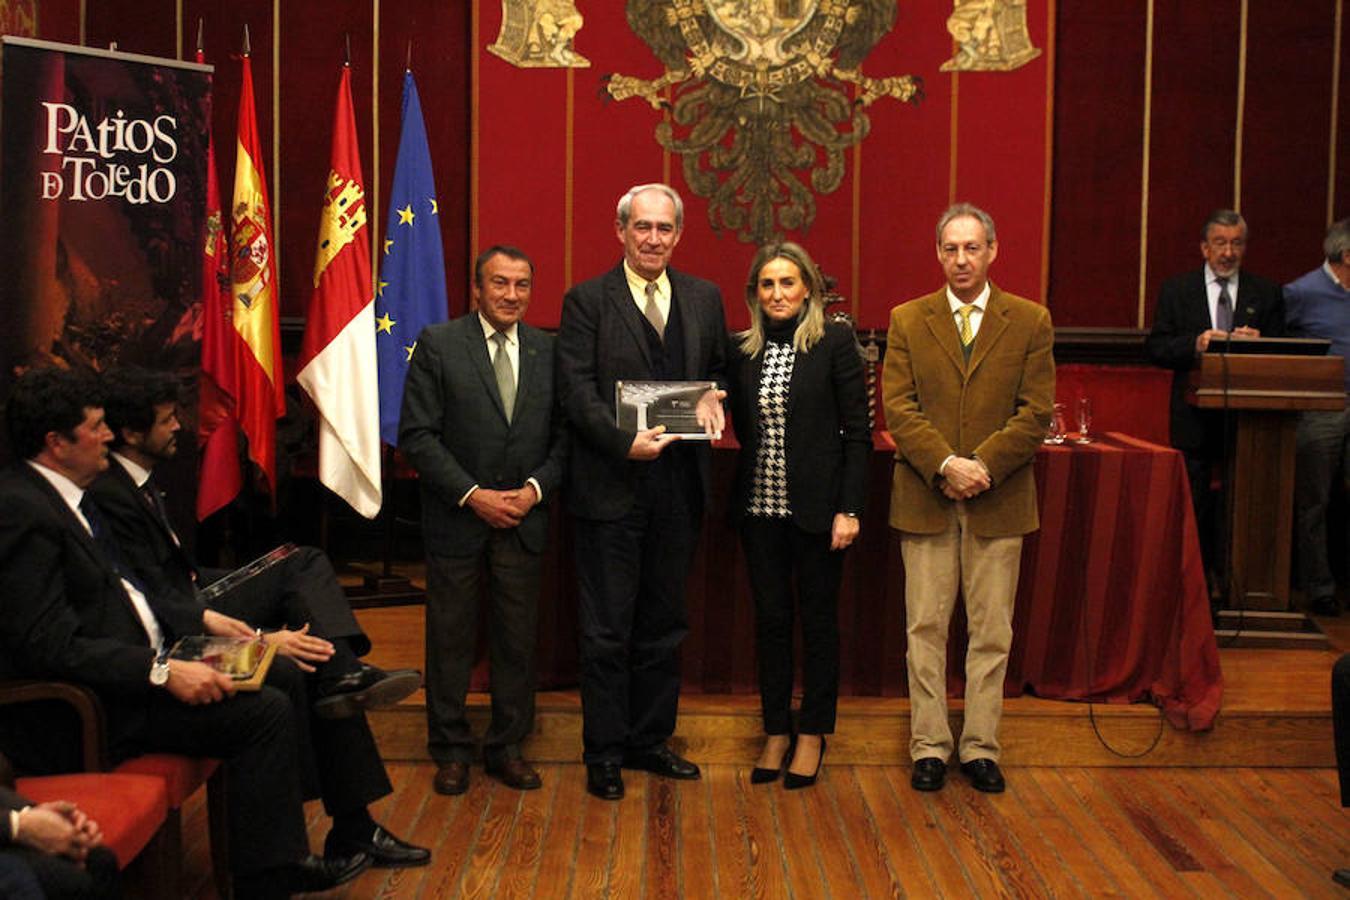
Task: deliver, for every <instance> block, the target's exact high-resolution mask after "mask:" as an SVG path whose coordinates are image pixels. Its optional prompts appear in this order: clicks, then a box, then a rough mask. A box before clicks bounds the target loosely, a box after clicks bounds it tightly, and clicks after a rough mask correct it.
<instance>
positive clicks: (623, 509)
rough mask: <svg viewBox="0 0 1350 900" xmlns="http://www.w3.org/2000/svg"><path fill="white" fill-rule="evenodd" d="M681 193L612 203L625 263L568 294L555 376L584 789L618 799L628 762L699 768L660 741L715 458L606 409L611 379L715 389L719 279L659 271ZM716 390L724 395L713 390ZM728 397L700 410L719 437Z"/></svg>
mask: <svg viewBox="0 0 1350 900" xmlns="http://www.w3.org/2000/svg"><path fill="white" fill-rule="evenodd" d="M683 228H684V204H683V201H682V200H681V199H680V195H679V194H678V193H676V192H675V190H674V189H673V188H671V187H669V186H668V185H664V184H644V185H638V186H636V187H634V188H632V189H630V190H629V191H628V192H626V193H625V194H624V195H623V196H622V197H621V198H620V199H619V203H618V208H617V214H616V219H615V222H614V231H615V235H616V236H617V238H618V240H619V243H620V245H622V246H623V260H622V261H621V262H620V263H619V264H618V265H617V266H615V267H614V268H613V269H611V270H610V271H608V272H606V273H605V274H603V275H600V276H598V277H596V278H592V279H591V280H590V281H585V282H582V283H581V284H578V285H576V286H574V287H573V288H572V289H571V290H569V291H568V292H567V295H566V297H564V298H563V310H562V327H561V329H560V331H559V333H558V382H559V385H558V386H559V390H560V391H561V395H562V401H563V406H564V408H565V410H566V413H567V419H568V425H569V427H570V429H571V435H572V445H571V446H572V457H571V469H570V474H569V476H568V495H567V502H568V507H569V509H570V510H571V511H572V514H573V516H574V517H575V535H576V549H577V557H576V564H577V573H578V577H579V581H580V595H581V596H580V609H579V613H580V619H581V704H582V715H583V739H584V742H585V750H584V756H583V758H584V760H585V762H586V766H587V780H586V786H587V790H589V791H590V792H591V793H592V794H594V795H595V796H598V797H602V798H604V799H608V800H617V799H619V798H621V797H622V796H623V778H622V775H621V772H620V767H621V766H627V767H629V768H638V769H645V770H647V771H650V772H654V773H655V774H658V775H662V776H665V777H668V778H698V777H699V770H698V766H696V765H694V764H693V763H691V762H689V761H688V760H685V759H682V758H681V757H680V756H678V755H677V754H676V753H675V752H674V751H673V750H671V749H670V747H669V746H667V743H666V741H667V740H668V739H669V738H670V736H671V735H672V734H673V733H674V730H675V716H676V707H677V704H678V701H679V693H680V670H679V662H678V657H677V651H678V649H679V645H680V642H681V640H683V638H684V635H685V633H686V632H687V631H688V625H687V623H686V617H685V607H684V586H685V579H686V578H687V577H688V573H689V566H690V564H691V562H692V560H693V556H694V549H695V546H696V543H697V539H698V533H699V529H700V526H701V522H702V516H703V503H704V498H705V496H706V492H707V490H708V470H709V466H710V453H709V447H708V444H707V442H706V441H697V442H687V443H686V442H680V441H678V440H677V439H676V437H675V436H674V435H670V434H665V433H664V428H663V427H662V426H657V427H654V428H649V429H645V430H642V431H635V430H632V429H627V428H621V427H620V426H619V425H618V424H617V422H616V418H615V403H614V387H615V383H616V382H617V381H620V380H626V379H629V380H657V381H681V380H702V379H712V380H715V381H716V382H718V383H719V384H724V383H725V379H724V374H725V369H726V316H725V314H724V312H723V309H722V295H721V292H719V291H718V289H717V287H716V285H714V284H712V283H710V282H707V281H704V280H702V279H700V278H694V277H693V276H690V275H686V274H684V273H682V272H677V271H675V270H673V269H670V268H669V267H668V264H669V262H670V257H671V254H672V253H673V252H674V250H675V246H676V245H677V244H678V243H679V241H680V235H681V233H682V230H683ZM721 396H725V393H724V392H721V391H720V390H719V400H720V397H721ZM722 415H723V412H722V408H721V405H720V403H712V404H709V405H706V406H702V407H701V408H700V417H701V421H702V422H703V423H704V426H705V428H706V429H707V430H708V431H709V432H716V433H720V432H721V429H722Z"/></svg>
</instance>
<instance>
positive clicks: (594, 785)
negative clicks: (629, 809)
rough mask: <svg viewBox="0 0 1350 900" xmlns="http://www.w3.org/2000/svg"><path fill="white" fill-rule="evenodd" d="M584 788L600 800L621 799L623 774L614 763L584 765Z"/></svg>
mask: <svg viewBox="0 0 1350 900" xmlns="http://www.w3.org/2000/svg"><path fill="white" fill-rule="evenodd" d="M586 790H587V791H588V792H589V793H591V794H592V795H594V796H596V797H599V798H600V799H601V800H622V799H623V774H622V773H621V772H620V771H619V767H618V766H617V765H615V764H614V763H594V764H592V765H588V766H586Z"/></svg>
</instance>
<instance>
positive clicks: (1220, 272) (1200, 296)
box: [1145, 209, 1284, 591]
mask: <svg viewBox="0 0 1350 900" xmlns="http://www.w3.org/2000/svg"><path fill="white" fill-rule="evenodd" d="M1202 236H1203V239H1202V240H1201V242H1200V255H1201V256H1203V257H1204V259H1205V264H1204V265H1203V266H1201V267H1200V268H1199V269H1193V270H1192V271H1190V272H1186V273H1184V274H1182V275H1177V276H1175V277H1173V278H1170V279H1168V280H1167V281H1165V282H1163V286H1162V291H1161V292H1160V293H1159V294H1158V307H1157V309H1156V310H1155V311H1154V315H1153V330H1152V331H1150V332H1149V336H1148V340H1147V342H1146V344H1145V347H1146V348H1147V350H1148V355H1149V358H1150V359H1151V360H1153V362H1154V364H1155V365H1159V366H1163V367H1165V368H1168V369H1172V370H1174V372H1175V374H1174V375H1173V376H1172V400H1171V428H1170V433H1171V442H1172V446H1173V447H1176V448H1177V449H1178V450H1180V451H1181V452H1182V455H1183V456H1184V457H1185V458H1186V474H1187V476H1188V477H1189V479H1190V483H1191V502H1192V504H1193V505H1194V507H1195V519H1196V525H1197V528H1198V530H1199V532H1200V548H1201V551H1202V553H1203V555H1204V559H1205V569H1206V574H1207V575H1208V577H1209V579H1210V585H1211V590H1219V591H1222V589H1223V586H1222V585H1221V584H1220V583H1219V581H1218V575H1217V573H1218V572H1219V571H1220V570H1221V569H1222V566H1223V549H1222V547H1221V546H1220V544H1221V538H1220V532H1221V530H1222V523H1221V522H1220V521H1219V517H1220V514H1221V513H1220V511H1221V510H1222V508H1223V507H1222V505H1221V504H1220V503H1219V502H1218V499H1217V498H1216V497H1215V496H1214V492H1213V491H1211V490H1210V484H1211V480H1212V478H1213V474H1214V467H1215V466H1216V465H1218V464H1220V463H1222V461H1223V458H1224V452H1225V440H1226V436H1225V434H1224V415H1223V413H1222V412H1221V411H1218V410H1199V409H1196V408H1194V407H1193V406H1191V405H1190V404H1189V403H1187V402H1186V380H1187V372H1189V371H1190V370H1191V369H1192V368H1194V366H1195V364H1196V359H1197V357H1198V356H1199V354H1201V353H1204V352H1205V351H1206V350H1207V349H1209V347H1210V345H1211V344H1212V343H1214V342H1216V341H1227V340H1230V339H1243V338H1254V337H1261V336H1263V335H1264V336H1266V337H1280V336H1281V335H1282V334H1284V299H1283V297H1282V295H1281V293H1280V288H1279V286H1278V285H1276V284H1274V283H1272V282H1269V281H1266V280H1265V279H1263V278H1258V277H1257V276H1255V275H1253V274H1251V273H1250V272H1243V271H1241V269H1242V257H1243V256H1244V255H1245V254H1246V252H1247V223H1246V221H1245V220H1243V218H1242V216H1240V215H1238V214H1237V213H1236V212H1234V211H1233V210H1231V209H1219V210H1215V211H1214V212H1213V213H1211V214H1210V217H1209V218H1208V219H1207V220H1206V221H1205V227H1204V230H1203V232H1202Z"/></svg>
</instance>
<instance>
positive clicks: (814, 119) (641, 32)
mask: <svg viewBox="0 0 1350 900" xmlns="http://www.w3.org/2000/svg"><path fill="white" fill-rule="evenodd" d="M627 13H628V24H629V26H630V27H631V28H632V29H633V31H634V32H635V33H636V34H637V35H638V36H639V37H641V38H642V40H644V41H645V42H646V43H647V45H648V46H649V47H651V49H652V52H653V53H655V54H656V56H657V58H658V59H660V61H661V62H662V63H663V64H664V65H665V67H666V71H665V73H664V74H663V75H661V76H660V77H659V78H655V79H652V80H644V79H640V78H635V77H632V76H629V75H617V74H616V75H610V76H607V78H606V90H607V91H608V92H609V95H610V96H611V97H613V98H614V99H615V100H627V99H629V98H632V97H641V98H643V99H644V100H646V101H647V102H648V103H650V104H651V105H652V106H653V107H654V108H656V109H669V110H670V113H671V115H670V119H669V121H663V122H661V123H660V124H658V125H657V126H656V139H657V141H658V142H659V143H660V144H661V146H663V147H665V148H666V149H668V150H670V151H672V152H674V153H678V154H680V155H681V157H682V158H683V166H684V177H685V181H686V182H688V184H689V186H690V188H691V189H692V190H693V191H694V193H696V194H698V195H699V196H702V197H707V198H709V200H710V203H709V218H710V219H711V220H712V226H713V228H714V229H715V230H717V231H719V232H720V231H721V230H722V229H724V228H726V229H730V230H732V231H734V232H736V234H737V236H738V237H739V238H740V239H741V240H742V241H747V242H754V243H760V242H763V241H766V240H769V239H770V238H773V237H777V236H779V235H781V233H782V232H783V231H785V230H795V229H802V230H804V229H806V228H808V227H809V226H810V225H811V223H812V221H814V219H815V213H816V204H815V194H816V193H819V194H829V193H832V192H833V191H834V190H836V189H837V188H838V187H839V185H840V183H841V182H842V180H843V177H844V169H845V151H846V150H847V149H849V148H850V147H852V146H854V145H856V144H858V143H859V142H860V141H862V140H863V139H864V138H865V137H866V136H867V133H868V131H869V130H870V128H871V123H870V121H869V119H868V117H867V114H866V113H865V112H864V109H865V108H866V107H868V106H870V105H871V104H872V103H874V102H876V101H877V100H880V99H882V98H885V97H890V98H893V99H896V100H903V101H909V102H912V103H918V102H919V101H920V100H921V99H922V97H923V82H922V81H921V79H919V78H917V77H915V76H912V75H896V76H888V77H884V78H872V77H869V76H866V75H864V74H863V73H862V62H863V60H864V58H866V56H867V54H868V53H869V52H871V50H872V48H873V47H874V46H875V45H876V43H877V42H878V41H879V40H881V38H882V37H884V36H885V35H886V33H887V32H889V31H890V30H891V28H892V27H893V26H894V24H895V15H896V2H895V0H629V2H628V6H627ZM804 182H809V184H810V188H808V187H807V185H806V184H805V183H804Z"/></svg>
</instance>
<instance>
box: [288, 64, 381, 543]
mask: <svg viewBox="0 0 1350 900" xmlns="http://www.w3.org/2000/svg"><path fill="white" fill-rule="evenodd" d="M299 365H300V373H299V375H298V376H297V377H296V380H297V381H299V382H300V386H301V387H303V388H304V389H305V391H306V392H307V393H308V394H309V396H310V398H311V399H312V400H313V401H314V405H315V407H317V408H318V411H319V480H320V481H321V482H323V484H325V485H326V486H327V487H328V489H329V490H331V491H332V492H333V493H335V494H337V495H338V496H339V497H341V498H342V499H343V500H346V501H347V503H348V504H349V505H350V506H351V507H352V509H354V510H356V511H357V512H358V513H360V514H361V515H363V516H365V517H366V518H367V519H373V518H374V517H375V515H376V514H377V513H378V512H379V511H380V394H379V388H378V386H377V380H378V377H379V376H378V368H377V366H376V361H375V295H374V290H373V286H372V284H371V280H370V229H369V228H367V227H366V190H365V185H364V183H363V180H362V177H361V154H360V150H359V148H358V146H357V138H356V115H355V113H354V112H353V110H352V86H351V67H350V66H345V65H344V66H343V67H342V77H341V79H340V80H339V82H338V94H337V109H336V111H335V112H334V114H333V151H332V155H331V157H330V163H329V167H328V186H327V190H326V191H325V193H324V200H323V211H322V212H321V213H320V216H319V240H318V248H317V251H316V253H315V258H314V289H313V292H312V293H311V294H310V298H309V306H308V308H307V309H306V315H305V337H304V341H303V342H302V343H301V345H300V361H299Z"/></svg>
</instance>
